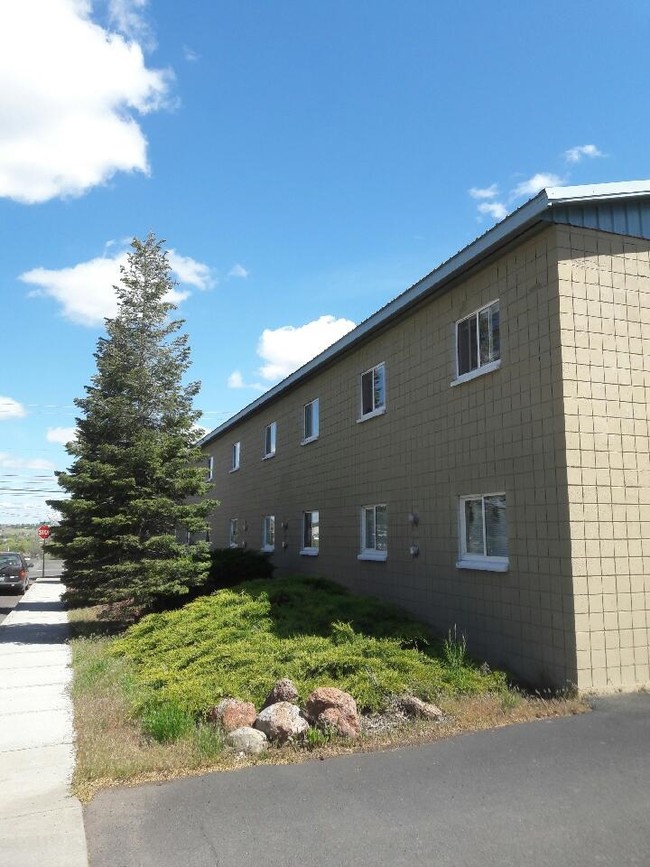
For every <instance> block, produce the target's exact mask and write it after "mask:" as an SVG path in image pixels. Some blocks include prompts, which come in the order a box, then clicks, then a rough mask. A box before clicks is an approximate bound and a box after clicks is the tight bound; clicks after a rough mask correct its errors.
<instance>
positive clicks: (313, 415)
mask: <svg viewBox="0 0 650 867" xmlns="http://www.w3.org/2000/svg"><path fill="white" fill-rule="evenodd" d="M308 411H309V412H308ZM308 414H309V418H310V423H311V429H310V431H309V432H307V416H308ZM319 436H320V399H319V398H317V397H315V398H314V399H313V400H310V401H309V403H306V404H305V405H304V406H303V408H302V439H301V440H300V444H301V445H303V446H304V445H307V443H313V442H314V440H317V439H318V437H319Z"/></svg>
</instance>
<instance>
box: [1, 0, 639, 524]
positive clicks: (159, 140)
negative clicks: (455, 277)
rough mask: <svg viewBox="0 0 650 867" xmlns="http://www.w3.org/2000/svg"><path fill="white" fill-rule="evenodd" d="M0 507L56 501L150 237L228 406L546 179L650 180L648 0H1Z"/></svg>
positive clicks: (198, 361) (210, 421) (217, 393)
mask: <svg viewBox="0 0 650 867" xmlns="http://www.w3.org/2000/svg"><path fill="white" fill-rule="evenodd" d="M0 15H1V26H0V230H1V237H2V242H3V243H2V256H1V257H0V297H1V298H2V302H3V303H2V309H3V311H4V317H3V319H4V328H3V335H4V339H3V345H2V356H1V360H0V523H16V522H20V521H40V520H52V519H54V518H55V515H54V514H53V513H52V512H51V511H49V510H48V509H47V507H46V506H45V505H44V501H45V499H47V498H48V496H51V494H50V492H51V491H54V490H56V485H55V483H54V470H56V469H64V468H65V467H66V466H67V463H68V456H67V454H66V453H65V450H64V448H63V445H62V442H63V441H65V440H66V439H67V438H68V437H69V436H70V435H71V433H72V431H73V429H74V424H75V414H76V410H75V407H74V405H73V399H74V398H75V397H78V396H82V395H83V393H84V386H85V385H86V384H88V382H89V380H90V377H91V375H92V374H93V372H94V358H93V352H94V349H95V345H96V341H97V338H98V336H100V335H101V334H102V333H103V317H104V316H107V315H111V314H112V313H113V312H114V306H113V293H112V289H111V287H112V284H113V283H115V282H117V279H118V273H119V271H118V269H119V262H120V261H121V260H122V257H123V256H124V253H125V250H126V249H127V247H128V243H129V241H130V239H131V238H132V237H133V236H138V237H144V236H145V235H146V234H147V232H149V231H153V232H154V233H155V234H156V235H157V236H158V237H160V238H164V239H166V246H167V248H168V249H169V250H170V260H171V262H172V265H173V266H174V269H175V276H176V279H177V280H178V287H177V292H178V293H179V295H178V298H179V299H182V300H180V301H179V315H180V316H181V317H182V318H184V319H185V323H186V324H185V331H186V332H187V333H188V335H189V338H190V343H191V346H192V358H193V366H192V371H191V373H192V378H194V379H199V380H201V382H202V390H201V393H200V395H199V398H198V400H197V406H198V407H199V408H200V409H202V410H203V412H204V416H203V420H202V423H203V424H204V426H205V427H207V428H210V429H211V428H213V427H215V426H216V425H218V424H219V423H221V422H222V421H224V420H225V419H226V418H228V417H229V416H230V415H232V414H233V413H235V412H236V411H237V410H239V409H240V408H241V407H243V406H244V405H245V404H247V403H249V402H250V401H251V400H253V399H255V397H257V396H258V395H259V394H260V393H261V391H262V390H264V389H266V388H268V387H270V386H271V385H273V384H274V383H275V382H277V381H278V379H280V378H282V377H283V376H284V375H286V374H288V373H289V372H291V371H292V370H293V369H295V368H296V367H298V366H300V364H302V363H304V362H305V361H307V360H308V359H309V358H310V357H311V356H312V355H313V354H315V353H316V351H320V350H321V349H323V348H325V346H327V345H328V344H329V343H331V342H333V341H334V340H336V339H338V338H339V337H340V336H342V335H343V334H344V333H345V332H346V331H347V330H349V329H350V328H351V327H352V326H353V324H358V323H359V322H360V321H361V320H363V319H364V318H366V317H367V316H368V315H370V314H371V313H372V312H373V311H375V310H376V309H378V308H379V307H381V306H382V305H383V304H385V303H386V302H387V301H388V300H390V299H391V298H393V297H395V296H396V295H398V294H399V293H400V292H401V291H403V290H404V289H406V288H407V287H408V286H409V285H411V284H412V283H414V282H415V281H416V280H417V279H419V278H420V277H422V276H423V275H424V274H426V273H428V272H429V271H431V270H432V269H433V268H434V267H436V266H437V265H438V264H440V262H442V261H444V260H445V259H447V258H448V257H449V256H451V255H453V254H454V253H455V252H456V251H458V250H459V249H461V248H462V247H464V246H465V245H466V244H467V243H469V242H470V241H472V240H473V239H474V238H475V237H476V236H477V235H479V234H481V233H483V232H484V231H486V229H488V228H490V226H492V225H494V223H495V221H497V220H499V219H501V218H502V217H503V216H504V215H505V214H506V213H508V212H509V211H511V210H513V209H514V208H516V207H517V206H518V205H520V204H522V203H523V202H524V201H525V200H526V199H527V198H529V197H530V196H532V195H534V194H535V193H536V192H537V191H538V190H539V189H540V188H542V187H544V186H555V185H559V184H563V183H568V184H580V183H601V182H606V181H623V180H634V179H644V178H647V177H649V176H650V169H649V168H648V165H647V163H648V140H649V138H650V136H649V132H650V120H649V117H650V113H649V112H648V97H647V94H648V93H649V92H650V64H648V61H647V45H648V38H649V35H650V33H649V29H650V28H649V24H650V6H648V4H647V2H646V0H618V2H610V0H600V2H593V0H590V2H582V0H571V2H567V0H545V2H538V0H531V2H528V3H522V2H521V0H499V2H498V3H496V2H493V3H487V2H479V0H471V2H470V0H456V2H434V0H400V2H396V0H323V2H320V3H316V2H309V0H255V2H253V0H189V2H186V3H179V2H178V0H148V2H147V0H102V2H90V0H20V2H18V0H14V2H7V3H5V4H4V5H3V8H2V10H1V11H0Z"/></svg>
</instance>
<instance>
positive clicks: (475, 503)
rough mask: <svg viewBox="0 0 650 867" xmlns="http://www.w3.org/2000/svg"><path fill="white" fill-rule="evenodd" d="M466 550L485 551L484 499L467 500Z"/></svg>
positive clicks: (471, 552) (472, 551)
mask: <svg viewBox="0 0 650 867" xmlns="http://www.w3.org/2000/svg"><path fill="white" fill-rule="evenodd" d="M465 551H466V553H467V554H480V555H481V556H482V555H483V554H484V553H485V551H484V546H483V500H482V499H478V500H465Z"/></svg>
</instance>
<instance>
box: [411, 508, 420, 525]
mask: <svg viewBox="0 0 650 867" xmlns="http://www.w3.org/2000/svg"><path fill="white" fill-rule="evenodd" d="M419 523H420V516H419V515H418V513H417V512H409V524H410V525H411V526H412V527H417V525H418V524H419Z"/></svg>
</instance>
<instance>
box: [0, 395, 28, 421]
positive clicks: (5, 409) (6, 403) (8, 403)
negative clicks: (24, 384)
mask: <svg viewBox="0 0 650 867" xmlns="http://www.w3.org/2000/svg"><path fill="white" fill-rule="evenodd" d="M25 415H27V411H26V409H25V407H24V406H23V405H22V403H18V401H17V400H14V399H13V398H12V397H4V396H2V395H0V421H4V420H5V419H8V418H22V417H23V416H25Z"/></svg>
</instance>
